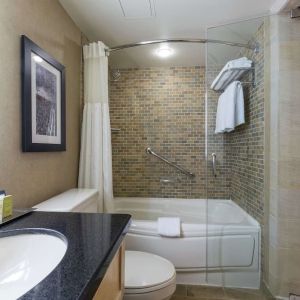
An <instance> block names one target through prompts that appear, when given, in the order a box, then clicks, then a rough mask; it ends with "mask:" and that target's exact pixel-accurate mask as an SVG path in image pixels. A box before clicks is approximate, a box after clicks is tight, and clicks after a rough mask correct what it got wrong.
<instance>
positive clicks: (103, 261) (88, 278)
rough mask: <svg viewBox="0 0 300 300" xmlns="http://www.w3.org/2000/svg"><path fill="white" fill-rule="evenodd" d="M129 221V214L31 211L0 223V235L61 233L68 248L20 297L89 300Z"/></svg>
mask: <svg viewBox="0 0 300 300" xmlns="http://www.w3.org/2000/svg"><path fill="white" fill-rule="evenodd" d="M129 221H130V215H125V214H124V215H120V214H95V213H64V212H55V213H53V212H33V213H31V214H29V215H27V216H24V217H22V218H20V219H18V220H15V221H13V222H11V223H8V224H7V225H3V226H1V227H0V235H1V236H3V235H6V234H5V233H4V231H7V230H15V229H19V230H20V231H27V232H28V229H29V231H31V232H32V231H37V232H39V233H41V232H43V229H46V230H50V231H51V234H54V235H55V234H56V232H58V234H57V235H60V234H63V235H64V236H65V237H66V239H67V241H68V249H67V251H66V253H65V256H64V257H63V259H62V260H61V262H60V263H59V264H58V265H57V267H56V268H55V269H54V270H53V271H52V272H51V273H50V274H49V275H48V276H47V277H46V278H44V279H43V280H42V281H41V282H40V283H39V284H37V285H36V286H35V287H34V288H33V289H31V290H30V291H29V292H27V293H26V294H25V295H23V296H22V297H21V298H19V299H22V300H29V299H30V300H33V299H38V300H41V299H47V300H50V299H55V300H56V299H64V300H65V299H70V300H75V299H92V298H93V295H94V294H95V292H96V290H97V288H98V286H99V284H100V283H101V281H102V279H103V276H104V275H105V273H106V270H107V268H108V266H109V264H110V262H111V260H112V258H113V257H114V255H115V253H116V251H117V250H118V248H119V246H120V244H121V242H122V240H123V238H124V236H125V234H126V232H127V230H128V227H129ZM50 231H49V232H50ZM20 233H21V232H20Z"/></svg>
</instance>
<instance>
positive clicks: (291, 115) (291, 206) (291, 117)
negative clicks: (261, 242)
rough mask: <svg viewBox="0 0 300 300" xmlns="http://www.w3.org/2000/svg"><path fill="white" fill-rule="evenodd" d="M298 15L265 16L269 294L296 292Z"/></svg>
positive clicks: (299, 252) (299, 270)
mask: <svg viewBox="0 0 300 300" xmlns="http://www.w3.org/2000/svg"><path fill="white" fill-rule="evenodd" d="M299 33H300V20H299V19H293V20H292V19H290V18H289V16H288V15H283V16H273V17H271V19H270V49H269V53H270V61H271V64H270V103H269V117H270V128H269V140H268V142H269V146H268V148H269V149H270V154H269V163H270V164H269V165H270V167H269V178H268V183H269V192H268V193H267V195H269V206H270V213H269V257H268V263H269V266H268V268H269V270H268V274H267V276H266V281H267V284H268V285H269V287H270V289H271V291H272V293H273V295H276V296H279V297H288V293H296V294H300V220H299V216H300V199H299V195H300V151H299V149H300V97H299V82H300V60H299V53H300V34H299Z"/></svg>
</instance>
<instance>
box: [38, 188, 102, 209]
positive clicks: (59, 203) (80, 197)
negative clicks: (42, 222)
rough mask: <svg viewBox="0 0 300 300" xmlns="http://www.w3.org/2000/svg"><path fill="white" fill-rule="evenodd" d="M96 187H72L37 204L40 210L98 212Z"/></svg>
mask: <svg viewBox="0 0 300 300" xmlns="http://www.w3.org/2000/svg"><path fill="white" fill-rule="evenodd" d="M97 197H98V191H97V190H96V189H71V190H68V191H66V192H64V193H62V194H59V195H57V196H54V197H52V198H50V199H48V200H46V201H44V202H41V203H39V204H37V205H35V206H34V207H33V208H36V209H37V210H38V211H66V212H93V213H95V212H97Z"/></svg>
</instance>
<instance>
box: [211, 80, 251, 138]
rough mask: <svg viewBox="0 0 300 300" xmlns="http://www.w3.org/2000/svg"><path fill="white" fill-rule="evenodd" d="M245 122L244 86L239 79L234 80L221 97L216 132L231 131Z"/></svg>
mask: <svg viewBox="0 0 300 300" xmlns="http://www.w3.org/2000/svg"><path fill="white" fill-rule="evenodd" d="M243 123H245V111H244V93H243V87H242V84H241V83H240V82H239V81H234V82H232V83H231V84H230V85H229V86H228V87H227V88H226V90H225V91H224V93H222V94H221V96H220V97H219V101H218V108H217V116H216V129H215V133H223V132H230V131H232V130H234V128H235V127H236V126H238V125H241V124H243Z"/></svg>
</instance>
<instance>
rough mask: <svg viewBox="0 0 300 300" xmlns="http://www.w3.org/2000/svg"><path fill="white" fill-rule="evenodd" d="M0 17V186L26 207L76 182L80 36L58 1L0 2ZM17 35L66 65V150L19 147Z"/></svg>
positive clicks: (19, 95)
mask: <svg viewBox="0 0 300 300" xmlns="http://www.w3.org/2000/svg"><path fill="white" fill-rule="evenodd" d="M0 20H1V22H0V36H1V46H0V103H1V108H0V188H3V189H5V190H6V191H7V192H8V193H10V194H12V195H14V196H15V206H16V207H30V206H32V205H34V204H36V203H38V202H40V201H43V200H45V199H47V198H48V197H50V196H53V195H55V194H57V193H60V192H62V191H64V190H66V189H69V188H72V187H75V186H76V181H77V173H78V156H79V133H80V121H79V119H80V61H81V60H80V58H81V46H80V45H81V34H80V30H79V29H78V28H77V27H76V25H75V24H74V23H73V21H72V20H71V19H70V17H69V16H68V15H67V14H66V12H65V11H64V9H63V8H62V7H61V5H60V4H59V2H58V1H56V0H26V1H22V0H1V2H0ZM21 34H25V35H27V36H28V37H29V38H30V39H32V40H33V41H34V42H35V43H37V44H38V45H39V46H40V47H41V48H43V49H44V50H45V51H46V52H48V53H49V54H50V55H52V56H53V57H54V58H55V59H57V60H58V61H59V62H60V63H62V64H63V65H64V66H65V67H66V107H67V126H66V129H67V151H66V152H54V153H50V152H49V153H22V151H21V94H20V88H21V78H20V35H21Z"/></svg>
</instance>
